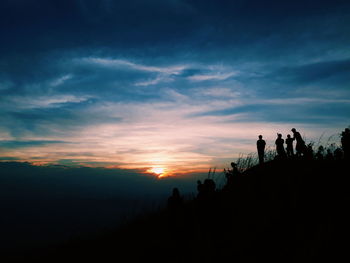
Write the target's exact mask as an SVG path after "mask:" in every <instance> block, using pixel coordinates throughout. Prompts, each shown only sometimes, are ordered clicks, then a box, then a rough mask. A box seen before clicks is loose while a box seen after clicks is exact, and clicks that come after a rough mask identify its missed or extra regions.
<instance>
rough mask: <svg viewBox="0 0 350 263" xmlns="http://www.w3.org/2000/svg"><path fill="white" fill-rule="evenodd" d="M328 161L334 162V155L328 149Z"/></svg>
mask: <svg viewBox="0 0 350 263" xmlns="http://www.w3.org/2000/svg"><path fill="white" fill-rule="evenodd" d="M326 160H327V161H334V156H333V153H332V151H331V150H330V149H327V154H326Z"/></svg>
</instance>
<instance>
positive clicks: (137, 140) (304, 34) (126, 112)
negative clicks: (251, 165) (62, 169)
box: [0, 0, 350, 174]
mask: <svg viewBox="0 0 350 263" xmlns="http://www.w3.org/2000/svg"><path fill="white" fill-rule="evenodd" d="M349 25H350V2H349V1H337V0H333V1H314V0H313V1H308V0H303V1H298V0H295V1H268V0H267V1H261V0H255V1H243V0H237V1H234V0H231V1H208V0H201V1H195V0H188V1H186V0H147V1H141V0H128V1H112V0H100V1H89V0H59V1H54V0H53V1H47V0H45V1H44V0H37V1H35V0H32V1H31V0H27V1H25V0H2V1H1V3H0V33H1V42H0V160H3V161H6V160H12V161H13V160H14V161H29V162H33V163H35V164H51V163H53V164H64V165H86V166H100V167H114V168H123V169H129V168H130V169H135V168H136V169H143V170H145V171H146V170H148V171H152V169H154V168H158V170H153V171H155V172H157V171H158V172H161V171H162V170H159V169H165V170H166V171H168V172H169V173H170V174H176V173H179V172H196V171H200V170H206V171H207V170H208V168H209V167H214V166H217V167H218V168H223V167H227V166H228V164H229V163H230V162H231V161H232V160H234V158H237V156H238V155H239V154H247V153H250V152H253V151H255V147H256V146H255V143H256V140H257V136H258V135H259V134H262V135H263V136H264V138H265V139H266V140H267V144H268V146H270V147H274V140H275V139H276V133H277V132H279V133H282V134H283V137H284V138H285V137H286V135H287V133H290V129H291V128H293V127H295V128H296V129H297V130H299V131H300V132H301V134H302V135H303V136H305V138H306V140H307V141H310V140H314V141H317V140H318V139H319V138H320V137H321V136H322V135H323V138H325V139H326V140H328V138H329V137H330V136H333V137H332V139H331V140H334V141H335V142H338V141H339V137H337V134H339V133H340V132H341V131H342V130H343V129H344V128H345V127H347V126H349V125H350V120H349V116H350V26H349Z"/></svg>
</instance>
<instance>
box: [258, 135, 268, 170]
mask: <svg viewBox="0 0 350 263" xmlns="http://www.w3.org/2000/svg"><path fill="white" fill-rule="evenodd" d="M265 145H266V142H265V141H264V140H263V139H262V135H259V140H257V142H256V147H257V148H258V155H259V164H262V163H264V155H265Z"/></svg>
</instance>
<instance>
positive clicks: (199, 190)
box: [197, 180, 205, 198]
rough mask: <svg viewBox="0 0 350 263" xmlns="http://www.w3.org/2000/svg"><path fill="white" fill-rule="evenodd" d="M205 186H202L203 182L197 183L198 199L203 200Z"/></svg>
mask: <svg viewBox="0 0 350 263" xmlns="http://www.w3.org/2000/svg"><path fill="white" fill-rule="evenodd" d="M204 187H205V186H204V184H202V182H201V180H198V181H197V191H198V195H197V198H202V197H203V194H204V191H205V190H204Z"/></svg>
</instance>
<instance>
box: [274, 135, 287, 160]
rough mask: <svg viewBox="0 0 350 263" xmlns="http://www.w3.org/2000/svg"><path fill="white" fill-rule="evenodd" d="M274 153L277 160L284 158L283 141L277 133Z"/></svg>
mask: <svg viewBox="0 0 350 263" xmlns="http://www.w3.org/2000/svg"><path fill="white" fill-rule="evenodd" d="M275 144H276V151H277V155H278V157H279V158H285V157H286V152H285V151H284V139H282V134H280V133H277V139H276V141H275Z"/></svg>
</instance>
